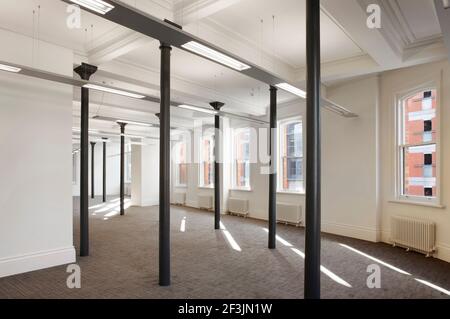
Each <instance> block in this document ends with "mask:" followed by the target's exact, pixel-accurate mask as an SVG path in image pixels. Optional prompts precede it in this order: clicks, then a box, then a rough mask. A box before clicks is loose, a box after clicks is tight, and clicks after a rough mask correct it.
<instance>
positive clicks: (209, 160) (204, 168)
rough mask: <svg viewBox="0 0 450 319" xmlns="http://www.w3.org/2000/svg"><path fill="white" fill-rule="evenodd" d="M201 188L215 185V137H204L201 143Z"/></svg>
mask: <svg viewBox="0 0 450 319" xmlns="http://www.w3.org/2000/svg"><path fill="white" fill-rule="evenodd" d="M200 161H201V165H200V167H201V169H200V186H203V187H206V186H213V185H214V164H213V161H214V137H213V136H211V135H207V136H203V137H202V143H201V158H200Z"/></svg>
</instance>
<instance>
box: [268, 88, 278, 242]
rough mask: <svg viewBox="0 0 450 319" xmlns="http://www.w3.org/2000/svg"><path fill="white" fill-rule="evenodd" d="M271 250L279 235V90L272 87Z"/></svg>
mask: <svg viewBox="0 0 450 319" xmlns="http://www.w3.org/2000/svg"><path fill="white" fill-rule="evenodd" d="M269 152H270V175H269V248H270V249H275V248H276V234H277V88H276V87H274V86H270V148H269Z"/></svg>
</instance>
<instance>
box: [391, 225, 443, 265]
mask: <svg viewBox="0 0 450 319" xmlns="http://www.w3.org/2000/svg"><path fill="white" fill-rule="evenodd" d="M391 236H392V238H391V240H392V243H393V244H394V246H400V247H404V248H406V249H408V250H410V249H412V250H415V251H418V252H420V253H424V254H426V255H427V257H429V256H430V255H431V254H432V253H433V252H434V251H435V250H436V224H435V223H434V222H432V221H428V220H421V219H414V218H410V217H403V216H393V217H392V220H391Z"/></svg>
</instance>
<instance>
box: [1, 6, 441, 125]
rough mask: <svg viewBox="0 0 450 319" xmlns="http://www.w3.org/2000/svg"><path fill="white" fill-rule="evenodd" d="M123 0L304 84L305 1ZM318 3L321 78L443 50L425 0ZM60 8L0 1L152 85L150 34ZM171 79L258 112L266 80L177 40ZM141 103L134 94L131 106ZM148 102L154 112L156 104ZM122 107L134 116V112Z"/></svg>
mask: <svg viewBox="0 0 450 319" xmlns="http://www.w3.org/2000/svg"><path fill="white" fill-rule="evenodd" d="M123 2H126V3H127V4H129V5H133V6H136V7H137V8H138V9H140V10H142V11H145V12H147V13H149V14H151V15H154V16H156V17H158V18H161V19H162V18H168V19H171V20H174V21H176V22H178V23H180V24H183V28H184V29H185V30H186V31H188V32H191V33H194V34H195V35H197V36H199V37H201V38H204V39H205V40H207V41H210V42H212V43H214V44H216V45H218V46H220V47H222V48H224V49H226V50H229V51H231V52H233V53H235V54H237V55H238V56H242V57H243V58H245V59H246V60H249V61H251V62H252V63H255V64H257V65H260V66H261V67H264V68H266V69H268V70H270V71H271V72H273V73H275V74H277V75H279V76H281V77H283V78H285V79H287V80H289V81H291V82H293V83H297V84H298V85H300V86H302V85H304V80H305V74H306V73H305V58H306V53H305V49H306V44H305V32H306V31H305V0H264V1H262V0H124V1H123ZM370 3H375V4H377V3H378V4H380V6H381V7H382V8H383V11H382V26H383V28H382V29H381V30H369V29H367V27H366V26H365V21H366V18H367V13H366V11H365V8H366V6H367V4H370ZM39 5H40V10H38V6H39ZM321 5H322V14H321V23H322V25H321V36H322V62H323V65H322V70H323V81H324V82H325V83H331V81H337V80H344V79H347V78H351V77H354V76H362V75H365V74H371V73H375V72H381V71H384V70H389V69H394V68H400V67H405V66H410V65H414V64H419V63H426V62H429V61H434V60H436V59H442V58H443V55H444V56H446V51H445V52H444V49H445V48H444V46H443V44H442V38H441V30H440V26H439V23H438V20H437V17H436V14H435V11H434V5H433V1H432V0H321ZM66 8H67V4H65V3H63V2H62V1H60V0H20V1H17V0H1V2H0V28H3V29H7V30H11V31H14V32H17V33H20V34H25V35H28V36H30V37H33V38H39V39H41V40H43V41H47V42H50V43H54V44H58V45H61V46H64V47H67V48H71V49H73V50H74V53H75V62H76V63H79V62H81V61H84V62H90V63H95V64H97V65H98V66H99V69H100V70H101V72H103V73H102V77H100V78H101V80H102V81H105V82H107V83H115V84H117V85H121V86H123V87H124V88H127V87H130V88H133V89H134V90H142V91H145V92H147V93H149V92H151V93H153V94H157V93H158V84H159V49H158V46H159V43H158V42H157V41H155V40H153V39H149V38H146V37H144V36H142V35H138V34H136V33H134V32H132V31H130V30H128V29H125V28H122V27H120V26H117V25H114V24H112V23H110V22H107V21H106V20H104V19H102V18H100V17H97V16H94V15H91V14H88V13H86V12H82V20H81V22H82V27H81V28H80V29H68V28H67V26H66V19H67V17H68V13H67V12H66ZM33 10H35V15H34V19H33ZM38 12H39V19H38ZM273 16H275V20H273ZM261 20H263V23H261ZM86 30H87V31H86ZM430 48H431V49H430ZM411 50H414V51H411ZM417 56H418V57H420V59H419V58H415V57H417ZM172 84H173V85H172V89H173V96H174V97H176V98H177V99H178V100H179V101H180V102H184V101H186V102H189V103H195V104H198V105H201V106H204V107H205V106H207V105H208V102H210V101H213V100H220V101H224V102H226V104H227V106H226V108H227V109H226V110H228V111H235V112H240V113H246V114H250V115H258V116H259V115H264V114H266V113H267V105H268V100H269V95H268V88H267V85H265V84H262V83H260V82H258V81H255V80H253V79H250V78H248V77H246V76H243V75H241V74H240V73H238V72H235V71H232V70H229V69H227V68H225V67H222V66H219V65H217V64H214V63H212V62H210V61H206V60H204V59H201V58H199V57H197V56H194V55H191V54H189V53H186V52H184V51H181V50H177V49H174V50H173V52H172ZM295 98H296V97H295V96H292V95H290V94H288V93H285V92H280V94H279V101H280V104H282V103H283V102H289V101H291V100H293V99H295ZM107 100H108V102H109V104H110V105H111V106H114V109H113V110H115V111H113V110H108V111H106V109H105V111H104V112H107V113H108V114H109V115H111V113H114V112H119V109H120V105H121V103H122V104H123V99H119V98H116V97H114V96H109V97H108V99H107ZM127 104H128V103H127ZM102 105H103V106H104V107H106V106H105V105H106V104H102ZM130 105H134V104H132V103H130ZM132 107H133V106H128V107H127V109H128V110H130V109H132ZM142 109H143V107H142V106H141V105H138V103H136V110H140V111H141V110H142ZM149 110H151V112H154V111H155V110H157V106H155V105H152V106H151V107H149ZM129 112H131V111H129ZM119 113H120V112H119ZM177 114H179V116H180V117H183V116H187V117H188V118H189V117H191V116H192V113H183V112H178V111H177ZM129 116H130V117H132V118H134V119H136V117H139V114H132V113H130V114H129Z"/></svg>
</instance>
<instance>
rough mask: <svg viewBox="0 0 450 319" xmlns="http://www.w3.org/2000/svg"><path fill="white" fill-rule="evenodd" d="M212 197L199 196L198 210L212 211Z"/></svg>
mask: <svg viewBox="0 0 450 319" xmlns="http://www.w3.org/2000/svg"><path fill="white" fill-rule="evenodd" d="M212 205H213V204H212V196H210V195H198V208H200V209H208V210H209V209H212V208H213V206H212Z"/></svg>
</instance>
